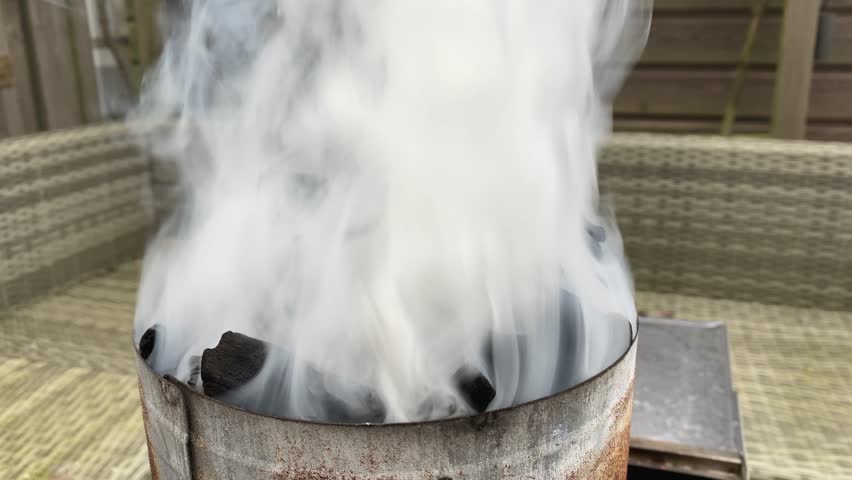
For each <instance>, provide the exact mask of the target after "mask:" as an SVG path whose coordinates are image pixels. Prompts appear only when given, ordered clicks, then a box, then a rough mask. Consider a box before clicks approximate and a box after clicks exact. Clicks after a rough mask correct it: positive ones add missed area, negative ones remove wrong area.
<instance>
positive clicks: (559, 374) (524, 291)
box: [130, 0, 649, 422]
mask: <svg viewBox="0 0 852 480" xmlns="http://www.w3.org/2000/svg"><path fill="white" fill-rule="evenodd" d="M648 20H649V17H648V9H647V6H646V5H645V4H644V2H641V1H630V0H583V1H577V0H536V1H529V0H428V1H427V0H352V1H349V0H311V1H305V0H279V1H277V2H273V1H258V2H253V1H241V0H194V1H184V2H179V3H178V4H177V6H176V7H174V11H172V12H170V14H169V27H168V42H167V44H166V47H165V49H164V52H163V54H162V57H161V59H160V61H159V64H158V65H157V67H156V68H155V70H154V71H152V72H151V73H150V74H149V75H148V76H147V77H146V79H145V84H144V92H143V95H142V99H141V101H140V106H139V108H138V110H137V111H136V112H135V114H134V116H133V118H132V119H131V122H130V123H131V125H132V126H134V127H135V128H140V129H141V128H142V127H141V126H140V125H143V124H144V125H145V127H144V128H145V131H146V133H145V138H146V145H147V146H148V147H149V148H150V149H151V151H152V153H153V154H154V155H155V156H157V157H158V158H159V159H160V160H161V161H168V162H174V163H175V165H176V168H177V171H178V186H177V189H178V194H179V198H180V202H179V205H178V206H177V208H176V211H175V213H174V215H173V216H172V217H171V218H170V219H169V220H168V221H167V222H166V223H165V224H164V226H163V228H162V230H161V231H160V233H159V234H158V235H157V236H156V238H155V239H154V240H153V241H152V242H151V244H150V247H149V249H148V253H147V255H146V258H145V263H144V271H143V277H142V284H141V287H140V292H139V299H138V307H137V313H136V325H135V330H136V338H137V339H138V338H139V337H140V336H141V335H142V332H143V331H145V329H146V328H148V327H149V326H151V325H153V324H158V325H159V327H158V328H159V330H158V335H157V345H156V347H155V349H154V351H153V354H152V355H151V357H150V359H149V361H150V362H151V365H152V366H153V368H154V369H155V370H157V371H158V372H159V373H161V374H171V375H174V376H176V377H178V378H182V379H184V380H185V379H186V378H187V376H188V375H189V369H190V368H191V362H192V357H195V356H199V355H201V353H202V351H203V350H204V349H205V348H210V347H213V346H215V345H216V344H217V342H218V340H219V337H220V336H221V335H222V333H223V332H225V331H229V330H232V331H235V332H241V333H243V334H246V335H249V336H252V337H255V338H259V339H262V340H264V341H266V342H268V343H269V344H271V345H273V346H274V347H275V348H274V349H273V350H272V351H271V353H270V355H269V357H268V359H267V361H266V364H265V366H264V368H263V371H262V372H261V374H260V375H259V376H258V377H257V378H255V380H253V381H252V382H251V383H250V384H248V385H246V386H245V387H244V388H242V389H240V390H239V391H236V392H232V395H231V398H229V401H232V402H234V403H236V404H238V405H241V406H244V407H247V408H252V409H255V410H258V411H262V412H266V413H272V414H276V415H282V416H290V417H298V418H305V419H311V420H320V421H322V420H328V419H329V418H330V417H332V415H331V414H330V409H332V408H340V406H341V405H342V406H343V408H346V409H348V410H349V411H354V412H360V411H366V410H368V409H369V408H370V404H371V402H379V403H380V404H381V405H382V406H383V414H382V416H383V418H381V419H380V421H385V422H402V421H412V420H422V419H432V418H440V417H443V416H447V415H460V414H465V413H469V409H468V408H467V407H466V406H465V404H464V402H463V401H462V400H461V398H460V393H459V392H458V390H457V388H456V386H455V384H454V380H453V376H454V374H455V373H456V372H457V371H458V370H459V368H461V367H465V368H472V369H478V370H479V371H480V372H482V373H483V374H484V375H485V376H486V377H487V378H488V380H489V381H490V382H491V383H492V384H493V385H494V387H495V389H496V391H497V394H496V397H495V398H494V401H493V402H492V403H491V405H490V407H489V408H490V409H496V408H501V407H507V406H511V405H514V404H517V403H520V402H524V401H529V400H532V399H535V398H539V397H543V396H546V395H549V394H551V393H553V392H554V391H558V390H561V389H564V388H567V387H569V386H571V385H573V384H576V383H578V382H579V381H582V380H583V379H586V378H588V377H590V376H592V375H594V374H596V373H598V372H600V371H601V370H602V369H604V368H605V367H607V366H608V365H609V364H611V363H612V362H613V361H614V360H615V359H616V358H618V357H619V356H620V355H621V354H622V353H623V352H624V351H625V349H626V348H627V344H628V343H629V341H630V332H631V331H635V328H631V325H632V322H634V321H635V320H634V319H635V316H636V312H635V309H634V305H633V298H632V285H631V280H630V277H629V273H628V269H627V267H626V265H625V262H624V260H623V257H622V252H621V244H620V239H619V236H618V232H617V230H616V229H615V226H614V223H613V221H612V219H611V216H609V215H605V214H602V213H601V212H602V208H601V206H600V201H599V199H598V194H597V180H596V175H597V173H596V155H597V152H598V150H599V148H600V147H601V145H602V144H603V143H604V142H605V141H606V138H607V135H608V133H609V129H610V125H609V124H610V117H611V115H610V111H609V103H610V100H611V98H612V96H613V95H614V93H615V92H616V91H617V89H618V87H619V86H620V84H621V81H622V78H623V76H624V74H625V73H626V71H627V69H628V68H629V67H630V64H631V62H632V61H633V60H634V59H635V57H636V56H637V55H638V53H639V51H640V50H641V47H642V45H643V44H644V38H645V35H646V33H647V26H648ZM152 124H154V125H157V126H159V128H157V129H155V130H153V131H154V132H156V133H151V132H152V130H150V126H151V125H152ZM140 131H141V130H140ZM319 398H324V399H331V401H318V400H317V399H319ZM330 403H331V404H333V405H334V407H331V406H329V405H330Z"/></svg>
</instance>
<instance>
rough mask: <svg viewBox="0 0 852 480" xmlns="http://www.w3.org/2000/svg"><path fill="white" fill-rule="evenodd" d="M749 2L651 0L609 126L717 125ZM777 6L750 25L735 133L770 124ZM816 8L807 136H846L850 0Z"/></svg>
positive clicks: (775, 0) (681, 128) (774, 0)
mask: <svg viewBox="0 0 852 480" xmlns="http://www.w3.org/2000/svg"><path fill="white" fill-rule="evenodd" d="M791 1H794V2H796V1H803V0H791ZM752 4H753V0H656V2H655V6H654V20H653V23H652V26H651V34H650V37H649V39H648V45H647V47H646V49H645V52H644V54H643V56H642V59H641V61H640V63H639V64H638V65H637V67H636V69H635V70H634V71H633V73H632V74H631V76H630V78H629V79H628V80H627V82H626V84H625V85H624V88H623V90H622V92H621V94H620V95H619V97H618V98H617V100H616V102H615V106H614V111H615V126H616V129H618V130H630V131H665V132H693V133H697V132H700V133H711V132H719V130H720V127H721V120H722V115H723V112H724V108H725V103H726V101H727V99H728V95H729V94H730V90H731V86H732V85H733V82H734V71H735V68H736V64H737V59H738V57H739V55H740V51H741V49H742V46H743V42H744V40H745V36H746V31H747V29H748V24H749V22H750V20H751V8H750V7H751V5H752ZM781 6H782V2H781V1H779V0H770V1H769V3H768V8H767V10H766V12H765V13H764V16H763V19H762V21H761V23H760V27H759V29H758V31H757V36H756V39H755V43H754V47H753V51H752V56H751V63H750V67H749V69H748V72H747V74H746V77H745V82H744V85H743V89H742V92H741V94H740V96H739V102H738V104H737V122H736V125H735V127H734V132H735V133H767V132H769V130H770V118H771V113H772V106H773V96H774V92H775V78H776V75H775V70H776V63H777V60H778V51H779V45H780V35H781V24H782V9H781V8H780V7H781ZM822 14H823V15H822V20H823V23H822V25H823V31H822V32H821V34H822V35H821V39H820V40H821V42H822V45H820V54H821V55H820V56H819V57H818V58H817V59H816V61H815V62H814V71H813V77H812V88H811V94H810V102H809V113H808V123H807V138H811V139H827V140H844V141H852V0H824V1H823V6H822Z"/></svg>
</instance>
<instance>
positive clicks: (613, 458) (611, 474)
mask: <svg viewBox="0 0 852 480" xmlns="http://www.w3.org/2000/svg"><path fill="white" fill-rule="evenodd" d="M633 385H634V382H632V381H631V382H630V386H629V387H628V389H627V392H626V393H625V394H624V395H623V396H622V397H621V398H620V399H619V400H618V402H617V403H616V404H615V406H614V408H613V418H615V422H614V423H613V425H612V428H611V429H610V431H609V432H608V433H607V435H606V438H607V441H606V444H605V445H604V446H603V448H602V449H601V450H600V455H599V456H598V458H597V459H595V460H594V463H593V466H592V467H591V468H590V469H586V468H581V469H580V471H581V472H588V473H587V474H585V475H584V476H583V477H577V476H576V474H574V475H571V476H570V477H568V478H569V480H575V479H576V480H580V478H589V479H593V480H626V479H627V459H628V456H629V454H630V420H631V417H632V415H633ZM589 470H590V471H589Z"/></svg>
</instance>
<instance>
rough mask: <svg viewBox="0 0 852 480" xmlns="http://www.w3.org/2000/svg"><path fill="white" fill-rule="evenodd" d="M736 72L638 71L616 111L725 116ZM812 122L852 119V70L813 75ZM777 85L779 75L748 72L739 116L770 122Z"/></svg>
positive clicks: (640, 69)
mask: <svg viewBox="0 0 852 480" xmlns="http://www.w3.org/2000/svg"><path fill="white" fill-rule="evenodd" d="M733 75H734V73H733V71H732V70H731V71H728V70H659V69H643V68H641V67H640V68H638V69H637V70H635V71H634V72H633V73H632V74H631V75H630V76H629V77H628V79H627V81H626V82H625V84H624V87H623V88H622V90H621V93H620V94H619V95H618V97H617V98H616V100H615V105H614V111H615V113H618V114H632V115H638V114H643V115H648V116H654V115H703V116H718V117H720V118H721V116H722V114H723V112H724V106H725V101H726V100H727V98H728V94H729V91H730V87H731V83H732V82H733ZM812 85H813V88H811V93H810V110H809V118H811V119H817V120H820V119H822V120H828V119H833V120H846V119H848V120H852V72H843V71H837V72H835V71H827V72H816V73H814V75H813V81H812ZM774 87H775V74H774V73H773V72H768V71H764V72H748V73H747V74H746V79H745V84H744V86H743V90H742V94H741V95H740V99H739V102H738V104H737V115H738V117H740V118H742V117H763V118H769V117H770V115H771V111H772V96H773V91H774Z"/></svg>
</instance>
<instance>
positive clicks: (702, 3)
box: [654, 0, 852, 12]
mask: <svg viewBox="0 0 852 480" xmlns="http://www.w3.org/2000/svg"><path fill="white" fill-rule="evenodd" d="M793 1H794V2H800V1H806V0H793ZM753 2H754V0H654V10H655V11H663V12H665V11H683V10H690V11H696V10H704V11H712V10H717V11H718V10H733V9H743V10H749V9H750V8H751V5H752V4H753ZM824 3H825V8H827V9H846V8H852V0H825V2H824ZM783 4H784V0H770V1H769V4H768V6H769V7H773V8H780V7H782V6H783Z"/></svg>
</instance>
